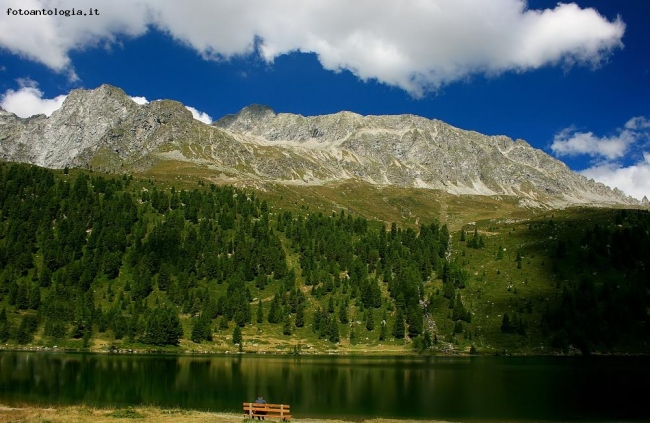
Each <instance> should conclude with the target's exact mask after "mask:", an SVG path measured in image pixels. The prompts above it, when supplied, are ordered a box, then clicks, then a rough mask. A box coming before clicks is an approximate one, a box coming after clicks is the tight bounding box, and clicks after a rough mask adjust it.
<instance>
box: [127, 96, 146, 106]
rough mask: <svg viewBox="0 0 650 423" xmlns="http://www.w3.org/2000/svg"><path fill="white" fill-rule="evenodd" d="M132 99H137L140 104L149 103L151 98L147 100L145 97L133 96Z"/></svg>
mask: <svg viewBox="0 0 650 423" xmlns="http://www.w3.org/2000/svg"><path fill="white" fill-rule="evenodd" d="M131 100H133V101H135V102H136V103H138V104H139V105H143V104H147V103H149V100H147V99H146V98H145V97H137V96H136V97H131Z"/></svg>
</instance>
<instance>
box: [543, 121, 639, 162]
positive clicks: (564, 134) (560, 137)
mask: <svg viewBox="0 0 650 423" xmlns="http://www.w3.org/2000/svg"><path fill="white" fill-rule="evenodd" d="M636 139H637V134H636V133H635V132H633V131H631V130H628V129H624V130H621V131H619V133H618V135H615V136H611V137H597V136H595V135H594V134H593V133H592V132H577V131H576V130H575V128H566V129H564V130H562V131H560V132H559V133H558V134H556V135H555V138H554V139H553V143H552V144H551V150H553V153H555V155H557V156H578V155H583V154H587V155H589V156H591V157H598V156H600V157H604V158H606V159H609V160H613V159H617V158H620V157H623V156H624V155H625V153H626V152H627V149H628V147H629V146H630V145H631V144H633V143H634V141H636Z"/></svg>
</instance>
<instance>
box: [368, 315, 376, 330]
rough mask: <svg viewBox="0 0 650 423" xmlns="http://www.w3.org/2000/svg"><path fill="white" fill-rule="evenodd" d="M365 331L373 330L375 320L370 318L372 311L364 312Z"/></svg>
mask: <svg viewBox="0 0 650 423" xmlns="http://www.w3.org/2000/svg"><path fill="white" fill-rule="evenodd" d="M366 329H367V330H368V331H373V330H374V329H375V319H374V318H373V316H372V310H366Z"/></svg>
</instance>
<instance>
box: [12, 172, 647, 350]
mask: <svg viewBox="0 0 650 423" xmlns="http://www.w3.org/2000/svg"><path fill="white" fill-rule="evenodd" d="M261 195H262V193H255V192H254V191H245V190H240V189H236V188H233V187H230V186H216V185H208V184H205V183H203V182H201V181H199V182H198V184H197V185H196V187H195V188H192V189H180V188H176V187H174V186H173V185H170V184H168V183H166V184H163V183H159V182H155V181H151V180H146V179H134V178H133V177H132V176H127V175H122V176H112V175H111V176H108V175H99V174H96V173H92V172H82V171H78V170H73V171H68V170H67V169H66V170H64V171H52V170H47V169H42V168H38V167H34V166H27V165H17V164H2V165H0V308H1V310H0V342H2V344H7V345H9V346H12V345H16V346H18V345H23V346H24V345H37V346H51V345H63V346H68V347H74V348H93V347H94V348H98V347H100V346H101V347H105V348H121V347H130V346H134V347H137V348H152V349H156V348H170V347H169V346H171V348H172V349H173V348H174V346H179V345H180V347H179V348H182V349H184V350H187V349H193V348H194V347H193V346H209V345H217V344H228V345H230V347H229V348H230V349H232V348H235V346H238V347H239V349H240V350H241V351H244V350H246V351H255V348H254V347H253V345H257V346H258V347H259V346H260V345H268V346H272V345H275V344H281V343H283V342H284V343H287V345H292V346H293V349H294V351H295V352H297V351H299V349H300V348H301V347H302V346H304V345H307V344H317V343H320V344H321V345H330V346H331V347H333V348H334V347H336V346H351V347H352V346H355V345H368V346H382V345H384V346H386V345H393V346H396V347H403V348H409V349H414V350H416V351H419V352H426V351H446V350H449V349H454V348H456V349H457V350H460V351H469V352H471V353H475V352H477V351H479V352H480V351H486V352H497V353H499V352H501V351H503V350H504V349H505V348H506V347H507V348H509V349H510V350H512V351H513V352H517V349H521V350H522V351H527V352H530V351H535V350H533V349H531V348H532V347H531V345H539V344H540V343H541V344H543V346H544V347H545V349H544V350H543V352H544V353H549V352H569V351H570V350H572V349H574V348H575V349H578V350H580V351H582V352H583V353H588V352H590V351H617V349H618V350H620V349H621V348H622V350H625V349H633V350H639V349H640V350H643V348H644V345H645V342H646V341H647V340H648V337H649V334H650V322H649V319H650V315H649V314H648V306H649V305H650V298H649V296H650V294H649V292H650V291H649V290H650V277H649V271H650V262H649V257H650V256H649V255H648V254H647V252H648V251H650V234H649V229H650V217H649V216H648V213H647V212H643V211H639V210H610V211H607V215H606V216H605V218H600V219H596V220H597V221H594V223H591V224H579V223H576V221H575V219H576V217H575V216H573V217H571V218H570V219H569V218H567V219H565V220H564V221H560V219H548V218H547V217H543V218H539V219H531V220H529V221H528V222H527V223H520V224H519V226H503V225H502V227H500V228H497V227H494V225H495V224H494V222H486V223H485V225H484V226H480V225H474V226H473V228H471V229H470V227H463V228H462V229H461V230H460V231H453V232H451V233H450V230H449V228H448V227H447V226H446V225H445V224H440V223H439V222H437V221H433V222H426V223H422V224H419V225H417V226H408V227H401V226H398V225H397V224H396V223H392V224H391V223H388V222H379V221H376V220H368V219H367V218H366V217H363V216H360V215H354V214H352V213H349V212H347V211H346V210H344V209H340V210H338V211H335V212H332V213H328V214H324V213H322V212H309V211H307V210H305V209H297V208H296V209H293V210H290V209H288V208H285V209H282V208H279V207H276V205H275V204H271V203H269V201H268V200H266V199H263V197H262V196H261ZM598 213H601V214H602V212H598ZM598 213H597V214H596V216H601V215H600V214H598ZM590 216H592V215H590ZM592 217H593V216H592ZM590 218H591V217H590ZM572 219H574V220H572ZM522 225H523V229H521V228H522ZM558 228H565V229H566V230H565V229H562V230H560V231H558ZM516 231H518V232H516ZM549 231H550V232H549ZM513 233H515V235H513ZM549 233H554V234H556V236H555V238H553V237H551V239H549V237H548V234H549ZM495 234H500V235H495ZM515 236H519V237H520V238H516V243H517V244H518V245H519V247H518V248H515V249H514V250H513V249H512V248H504V247H503V246H502V244H505V243H508V242H510V243H512V242H515V241H512V239H515V238H514V237H515ZM524 236H525V237H526V240H528V242H521V240H522V239H524V238H523V237H524ZM509 240H510V241H509ZM530 240H533V241H530ZM495 266H496V267H495ZM497 268H498V269H497ZM533 268H540V269H542V268H543V271H537V273H535V275H536V276H528V275H529V274H528V273H526V272H529V271H532V269H533ZM494 269H497V270H496V271H493V270H494ZM497 272H498V273H497ZM540 274H543V275H544V277H543V278H542V277H541V276H539V275H540ZM504 278H505V279H504ZM540 278H541V279H540ZM502 282H503V283H504V284H506V283H507V284H508V285H507V286H505V287H504V289H501V288H498V287H499V286H500V285H499V284H500V283H502ZM518 282H521V284H520V285H517V283H518ZM513 288H514V292H513ZM491 289H492V290H491ZM517 289H519V294H518V293H517ZM497 292H498V295H497V294H496V293H497ZM491 293H492V294H491ZM490 295H492V296H490ZM487 298H493V299H494V298H496V299H498V300H497V302H496V303H495V301H492V302H491V301H486V299H487ZM495 307H496V310H495ZM490 315H491V317H490ZM537 352H541V351H537Z"/></svg>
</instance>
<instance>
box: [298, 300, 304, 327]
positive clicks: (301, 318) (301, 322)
mask: <svg viewBox="0 0 650 423" xmlns="http://www.w3.org/2000/svg"><path fill="white" fill-rule="evenodd" d="M304 326H305V306H304V305H303V304H300V305H299V306H298V309H297V310H296V327H297V328H301V327H304Z"/></svg>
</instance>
